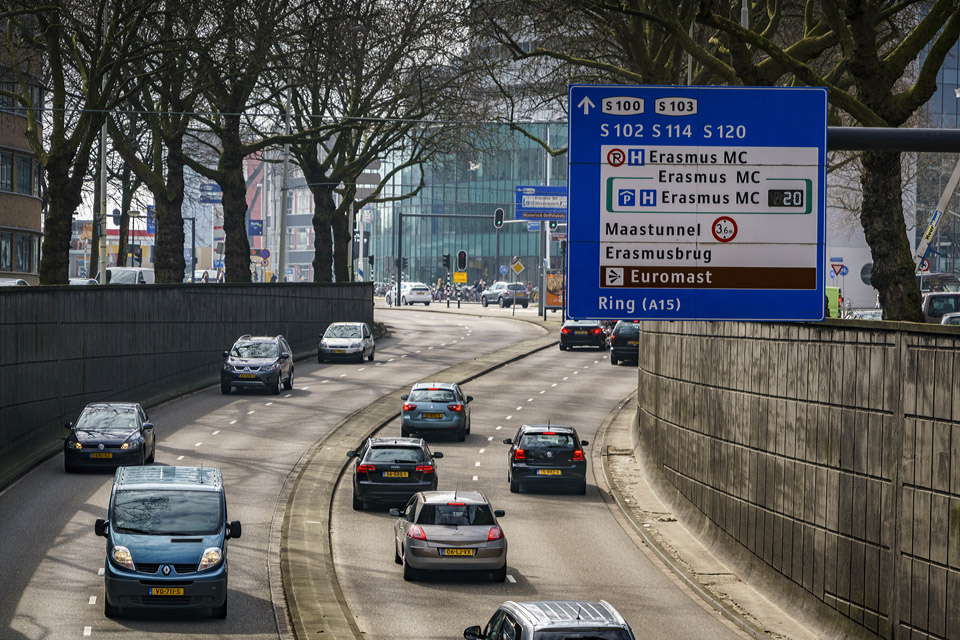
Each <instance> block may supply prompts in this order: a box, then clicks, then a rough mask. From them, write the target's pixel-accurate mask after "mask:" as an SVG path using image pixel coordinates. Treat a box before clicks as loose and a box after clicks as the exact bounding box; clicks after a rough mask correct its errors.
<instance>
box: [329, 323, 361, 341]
mask: <svg viewBox="0 0 960 640" xmlns="http://www.w3.org/2000/svg"><path fill="white" fill-rule="evenodd" d="M323 337H324V338H359V337H360V327H358V326H354V325H343V324H341V325H332V326H329V327H327V330H326V332H325V333H324V334H323Z"/></svg>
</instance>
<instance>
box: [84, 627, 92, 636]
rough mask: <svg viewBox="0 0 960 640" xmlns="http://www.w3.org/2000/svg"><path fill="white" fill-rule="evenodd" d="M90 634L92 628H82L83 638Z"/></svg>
mask: <svg viewBox="0 0 960 640" xmlns="http://www.w3.org/2000/svg"><path fill="white" fill-rule="evenodd" d="M91 633H93V627H84V628H83V635H84V636H89V635H90V634H91Z"/></svg>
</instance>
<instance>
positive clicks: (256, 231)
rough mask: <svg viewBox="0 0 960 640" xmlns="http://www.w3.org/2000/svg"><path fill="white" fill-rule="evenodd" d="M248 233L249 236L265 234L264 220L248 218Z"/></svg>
mask: <svg viewBox="0 0 960 640" xmlns="http://www.w3.org/2000/svg"><path fill="white" fill-rule="evenodd" d="M247 235H248V236H262V235H263V220H247Z"/></svg>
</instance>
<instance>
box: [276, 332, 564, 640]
mask: <svg viewBox="0 0 960 640" xmlns="http://www.w3.org/2000/svg"><path fill="white" fill-rule="evenodd" d="M535 324H540V323H535ZM555 344H557V339H556V337H554V335H552V334H548V335H546V336H544V337H541V338H535V339H532V340H527V341H524V342H521V343H519V344H516V345H512V346H510V347H506V348H504V349H501V350H499V351H496V352H493V353H490V354H487V355H484V356H480V357H478V358H475V359H474V360H472V361H470V362H465V363H462V364H458V365H455V366H453V367H450V368H448V369H445V370H443V371H441V372H439V373H435V374H431V375H430V376H428V378H429V379H430V380H436V379H438V378H442V379H445V380H451V381H456V382H458V383H459V384H464V383H466V382H469V381H470V380H473V379H475V378H478V377H480V376H482V375H484V374H486V373H489V372H490V371H493V370H495V369H498V368H500V367H502V366H504V365H506V364H509V363H510V362H514V361H516V360H519V359H521V358H524V357H526V356H528V355H530V354H533V353H536V352H537V351H541V350H543V349H547V348H549V347H551V346H553V345H555ZM409 386H410V385H404V386H403V387H399V388H397V389H396V390H394V391H393V392H391V393H389V394H387V395H385V396H383V397H382V398H380V399H379V400H377V401H376V402H374V403H372V404H370V405H368V406H367V407H364V408H363V409H360V410H358V411H357V412H355V413H354V414H353V415H351V416H349V417H348V418H347V419H346V420H344V421H343V422H342V423H341V424H340V425H339V426H338V427H336V428H335V429H334V430H333V431H332V432H331V433H330V434H329V435H328V436H326V437H325V438H324V439H322V440H321V441H319V442H317V443H316V444H314V445H313V446H312V447H311V448H310V450H309V451H308V452H307V453H306V454H305V455H304V456H303V458H301V460H300V461H299V462H298V464H297V466H296V468H295V469H294V470H293V471H292V472H291V477H294V476H295V480H294V481H293V483H292V484H291V486H290V488H289V497H288V499H287V500H286V501H285V507H284V509H283V515H282V517H283V525H282V527H281V530H280V535H279V555H280V574H281V575H280V578H279V579H280V581H281V583H282V588H283V592H284V595H285V596H286V598H285V603H286V612H285V614H286V615H282V613H283V612H280V611H277V618H278V627H279V629H280V632H281V637H282V638H285V639H286V638H297V639H299V640H306V639H307V638H311V639H312V638H316V637H317V634H320V633H323V634H324V636H323V637H324V638H325V639H326V640H331V639H340V638H351V639H359V638H362V637H363V636H362V635H361V633H360V630H359V628H358V627H357V625H356V622H355V621H354V619H353V616H352V614H351V613H350V611H349V609H348V608H347V605H346V601H345V599H344V596H343V593H342V591H341V589H340V584H339V581H338V580H337V575H336V571H335V568H334V565H333V558H332V543H331V539H330V518H331V512H332V508H333V495H334V492H335V491H336V487H337V484H338V482H339V481H340V477H341V475H342V473H343V471H344V469H345V468H346V467H347V463H348V462H349V460H348V458H347V457H346V452H347V451H348V450H350V449H353V448H355V447H356V446H357V445H358V444H359V443H361V442H362V441H363V440H364V439H365V438H367V437H369V436H370V435H371V434H373V433H374V432H376V431H377V430H379V429H380V428H382V427H384V426H386V425H387V424H389V423H390V422H392V421H394V420H395V419H396V418H397V417H398V416H399V415H400V413H399V411H398V406H399V404H400V395H401V394H403V393H404V392H406V390H407V389H408V388H409ZM281 498H282V496H281ZM278 515H279V513H278ZM271 544H272V542H271ZM271 555H272V554H271ZM271 573H272V572H271ZM274 578H275V576H273V575H271V577H270V582H271V585H273V584H274V582H275V580H274ZM271 588H272V586H271ZM276 602H277V600H276V599H274V603H275V605H274V606H275V607H276V606H277V605H276ZM287 616H288V617H289V629H284V626H285V625H284V624H283V623H281V618H282V617H287ZM285 632H286V633H285Z"/></svg>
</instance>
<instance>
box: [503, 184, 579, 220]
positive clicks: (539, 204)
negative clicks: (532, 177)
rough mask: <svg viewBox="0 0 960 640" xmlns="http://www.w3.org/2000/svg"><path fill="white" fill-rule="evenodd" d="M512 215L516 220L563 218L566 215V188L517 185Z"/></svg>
mask: <svg viewBox="0 0 960 640" xmlns="http://www.w3.org/2000/svg"><path fill="white" fill-rule="evenodd" d="M514 217H515V219H517V220H564V219H565V218H566V217H567V188H566V187H554V186H545V185H540V186H517V189H516V201H515V206H514Z"/></svg>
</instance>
